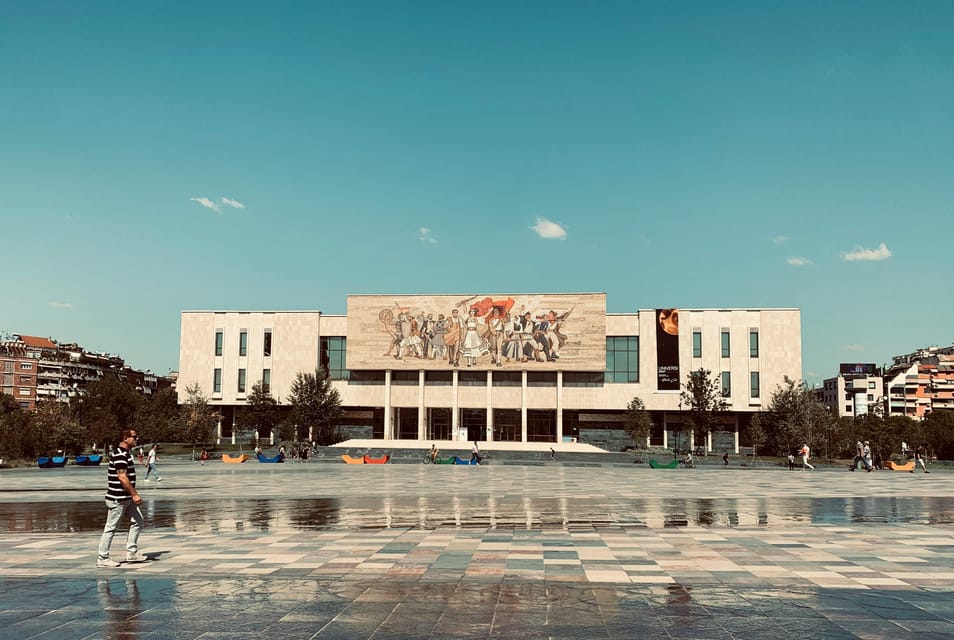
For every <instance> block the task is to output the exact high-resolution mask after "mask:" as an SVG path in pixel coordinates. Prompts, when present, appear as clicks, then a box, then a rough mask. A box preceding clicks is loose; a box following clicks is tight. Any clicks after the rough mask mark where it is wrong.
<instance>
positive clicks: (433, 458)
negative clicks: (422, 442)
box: [428, 443, 441, 462]
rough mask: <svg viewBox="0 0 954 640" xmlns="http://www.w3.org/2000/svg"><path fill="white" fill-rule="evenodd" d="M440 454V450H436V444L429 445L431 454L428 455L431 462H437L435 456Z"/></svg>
mask: <svg viewBox="0 0 954 640" xmlns="http://www.w3.org/2000/svg"><path fill="white" fill-rule="evenodd" d="M440 452H441V450H440V449H438V448H437V443H434V444H432V445H431V452H430V453H429V454H428V455H429V456H431V462H437V455H438V454H439V453H440Z"/></svg>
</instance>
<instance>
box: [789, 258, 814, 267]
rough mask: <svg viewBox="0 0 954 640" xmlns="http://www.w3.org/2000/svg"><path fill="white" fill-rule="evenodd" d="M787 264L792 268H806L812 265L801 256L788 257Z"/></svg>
mask: <svg viewBox="0 0 954 640" xmlns="http://www.w3.org/2000/svg"><path fill="white" fill-rule="evenodd" d="M787 262H788V263H789V264H790V265H792V266H793V267H807V266H808V265H810V264H814V263H813V262H812V261H811V260H809V259H808V258H803V257H801V256H790V257H789V259H788V260H787Z"/></svg>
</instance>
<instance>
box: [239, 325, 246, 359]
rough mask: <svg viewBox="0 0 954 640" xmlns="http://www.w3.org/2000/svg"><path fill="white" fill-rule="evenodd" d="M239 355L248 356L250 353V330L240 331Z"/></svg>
mask: <svg viewBox="0 0 954 640" xmlns="http://www.w3.org/2000/svg"><path fill="white" fill-rule="evenodd" d="M239 355H240V356H247V355H248V331H246V330H245V329H242V330H241V331H240V332H239Z"/></svg>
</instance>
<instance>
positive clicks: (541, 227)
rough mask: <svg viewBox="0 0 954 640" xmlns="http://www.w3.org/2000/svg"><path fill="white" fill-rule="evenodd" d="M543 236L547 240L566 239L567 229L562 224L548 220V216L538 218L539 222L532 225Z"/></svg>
mask: <svg viewBox="0 0 954 640" xmlns="http://www.w3.org/2000/svg"><path fill="white" fill-rule="evenodd" d="M530 228H531V229H533V230H534V232H535V233H536V234H537V235H538V236H540V237H541V238H545V239H547V240H565V239H566V229H564V228H563V226H562V225H560V224H558V223H556V222H553V221H551V220H547V219H546V218H537V223H536V224H535V225H533V226H532V227H530Z"/></svg>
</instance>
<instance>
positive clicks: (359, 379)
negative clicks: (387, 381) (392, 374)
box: [348, 371, 384, 386]
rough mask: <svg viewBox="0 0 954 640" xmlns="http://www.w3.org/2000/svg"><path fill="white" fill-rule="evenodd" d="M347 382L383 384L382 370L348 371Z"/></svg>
mask: <svg viewBox="0 0 954 640" xmlns="http://www.w3.org/2000/svg"><path fill="white" fill-rule="evenodd" d="M348 384H358V385H375V386H383V385H384V371H349V372H348Z"/></svg>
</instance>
